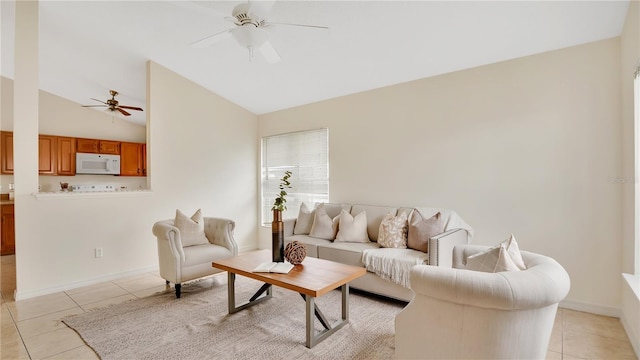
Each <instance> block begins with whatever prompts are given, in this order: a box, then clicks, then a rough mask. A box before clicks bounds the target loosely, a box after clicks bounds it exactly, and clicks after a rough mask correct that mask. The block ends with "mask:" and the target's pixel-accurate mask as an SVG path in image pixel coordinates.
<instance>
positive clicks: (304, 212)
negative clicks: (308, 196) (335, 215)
mask: <svg viewBox="0 0 640 360" xmlns="http://www.w3.org/2000/svg"><path fill="white" fill-rule="evenodd" d="M314 216H315V210H309V207H308V206H307V204H305V203H302V204H300V210H299V211H298V219H296V226H295V227H294V228H293V234H294V235H309V233H310V232H311V226H312V225H313V218H314Z"/></svg>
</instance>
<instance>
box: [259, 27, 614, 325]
mask: <svg viewBox="0 0 640 360" xmlns="http://www.w3.org/2000/svg"><path fill="white" fill-rule="evenodd" d="M619 46H620V44H619V39H618V38H616V39H611V40H606V41H600V42H596V43H591V44H587V45H582V46H576V47H572V48H567V49H563V50H558V51H553V52H548V53H544V54H540V55H535V56H529V57H525V58H520V59H516V60H512V61H507V62H502V63H497V64H492V65H488V66H483V67H478V68H474V69H470V70H465V71H459V72H455V73H451V74H446V75H442V76H437V77H432V78H427V79H422V80H418V81H413V82H409V83H405V84H400V85H397V86H391V87H386V88H382V89H378V90H373V91H368V92H364V93H360V94H355V95H350V96H345V97H340V98H336V99H332V100H328V101H323V102H319V103H315V104H310V105H306V106H301V107H297V108H292V109H288V110H283V111H279V112H275V113H271V114H266V115H262V116H259V122H258V126H259V136H265V135H272V134H277V133H284V132H290V131H296V130H303V129H310V128H318V127H324V126H326V127H328V128H329V139H330V140H329V141H330V174H331V175H330V176H331V179H330V197H331V199H330V200H331V201H333V202H350V203H365V204H374V205H375V204H380V205H398V206H399V205H403V206H404V205H415V206H437V207H445V208H451V209H455V210H456V211H458V212H459V213H460V215H461V216H462V217H463V218H464V219H465V220H466V221H467V222H468V223H469V224H471V225H472V226H473V227H474V228H475V230H476V236H475V238H474V239H473V240H472V241H473V242H474V243H478V244H496V243H498V242H499V241H501V240H503V239H505V238H507V237H508V236H509V234H510V233H514V234H515V236H516V238H517V239H518V241H519V243H520V245H521V248H523V249H525V250H529V251H534V252H538V253H543V254H546V255H549V256H552V257H553V258H555V259H557V260H558V261H559V262H560V263H561V264H562V265H563V266H564V267H565V268H566V269H567V271H568V272H569V274H570V275H571V280H572V287H571V292H570V293H569V296H568V298H567V300H568V301H567V303H568V304H570V305H571V306H573V307H575V308H581V307H585V306H587V307H590V308H592V309H593V308H597V309H598V310H599V312H603V313H618V309H619V307H620V294H621V293H620V289H621V287H620V272H621V265H620V260H621V259H620V254H621V242H620V238H621V210H622V206H621V188H620V186H618V185H615V184H613V183H612V182H611V181H610V179H611V178H614V177H615V176H619V174H621V162H620V158H621V149H620V142H621V140H622V139H621V131H622V129H621V123H620V86H619V84H620V79H619V78H620V56H619V54H620V51H619ZM265 244H268V233H267V232H266V231H265V230H264V229H262V231H261V243H260V245H261V246H263V247H264V246H265Z"/></svg>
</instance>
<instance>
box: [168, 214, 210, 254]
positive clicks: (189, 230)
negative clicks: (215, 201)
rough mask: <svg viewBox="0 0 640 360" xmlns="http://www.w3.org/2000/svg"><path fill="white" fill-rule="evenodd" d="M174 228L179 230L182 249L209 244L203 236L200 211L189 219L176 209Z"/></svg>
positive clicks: (202, 220)
mask: <svg viewBox="0 0 640 360" xmlns="http://www.w3.org/2000/svg"><path fill="white" fill-rule="evenodd" d="M174 226H175V227H177V228H178V230H180V239H181V240H182V246H183V247H187V246H192V245H202V244H208V243H209V240H207V237H206V236H205V235H204V219H203V218H202V211H201V210H200V209H198V210H197V211H196V212H195V214H193V216H191V218H189V217H188V216H187V215H185V214H184V213H183V212H182V211H180V210H178V209H176V218H175V220H174Z"/></svg>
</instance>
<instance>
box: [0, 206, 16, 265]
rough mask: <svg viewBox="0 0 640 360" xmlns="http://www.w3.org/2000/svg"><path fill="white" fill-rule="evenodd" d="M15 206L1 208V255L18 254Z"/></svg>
mask: <svg viewBox="0 0 640 360" xmlns="http://www.w3.org/2000/svg"><path fill="white" fill-rule="evenodd" d="M14 219H15V218H14V215H13V204H5V205H1V206H0V222H1V224H0V226H1V227H2V229H1V230H0V255H12V254H15V252H16V231H15V220H14Z"/></svg>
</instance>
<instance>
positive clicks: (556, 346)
mask: <svg viewBox="0 0 640 360" xmlns="http://www.w3.org/2000/svg"><path fill="white" fill-rule="evenodd" d="M0 259H1V262H0V295H2V296H1V298H0V301H1V304H0V306H1V310H2V311H1V313H0V319H1V326H2V328H1V329H0V333H1V335H2V338H1V341H0V359H65V360H72V359H83V360H84V359H98V357H97V356H96V354H95V353H94V352H93V351H92V350H91V349H90V348H89V347H88V346H86V345H85V344H84V342H83V341H82V339H80V337H79V336H78V335H77V334H76V332H75V331H73V330H71V329H69V328H68V327H67V326H66V325H65V324H63V323H62V322H60V319H61V318H62V317H64V316H67V315H71V314H77V313H82V312H85V311H89V310H91V309H94V308H97V307H102V306H108V305H111V304H117V303H120V302H123V301H127V300H130V299H135V298H140V297H144V296H149V295H152V294H154V293H158V292H164V291H171V290H168V289H167V286H166V285H165V282H164V280H163V279H162V278H160V277H159V276H158V274H155V273H146V274H142V275H138V276H133V277H128V278H123V279H119V280H114V281H107V282H104V283H100V284H95V285H91V286H86V287H83V288H77V289H73V290H68V291H64V292H59V293H55V294H51V295H45V296H40V297H37V298H32V299H27V300H21V301H14V300H13V293H14V290H15V283H16V280H15V256H2V257H0ZM547 359H621V360H622V359H637V357H636V355H635V353H634V351H633V348H632V347H631V344H630V342H629V339H628V338H627V335H626V333H625V331H624V329H623V328H622V325H621V324H620V321H619V319H617V318H612V317H607V316H601V315H594V314H590V313H585V312H579V311H573V310H569V309H558V314H557V316H556V321H555V324H554V326H553V333H552V334H551V341H550V343H549V351H548V352H547Z"/></svg>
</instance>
